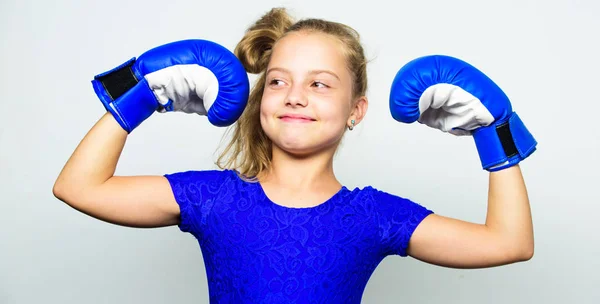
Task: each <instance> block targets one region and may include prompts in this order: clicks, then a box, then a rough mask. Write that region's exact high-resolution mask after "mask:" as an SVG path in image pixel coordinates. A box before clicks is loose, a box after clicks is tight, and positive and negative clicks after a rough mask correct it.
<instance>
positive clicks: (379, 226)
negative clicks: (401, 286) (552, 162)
mask: <svg viewBox="0 0 600 304" xmlns="http://www.w3.org/2000/svg"><path fill="white" fill-rule="evenodd" d="M235 54H236V56H237V57H238V58H239V60H240V61H241V62H242V63H243V65H244V67H245V69H246V70H247V71H248V72H250V73H255V74H260V75H259V78H258V81H257V83H256V85H255V86H254V88H253V90H252V92H251V93H250V97H249V100H248V105H247V107H246V109H245V111H244V113H243V114H242V116H241V117H240V119H239V120H238V121H237V123H236V125H234V130H233V136H232V139H231V142H230V143H229V145H228V146H227V147H226V149H225V151H224V152H223V154H222V155H221V156H220V157H219V159H218V161H217V164H218V165H219V167H220V169H219V170H204V171H186V172H178V173H174V174H167V175H164V176H128V177H124V176H113V173H114V170H115V167H116V165H117V161H118V158H119V156H120V153H121V151H122V148H123V146H124V143H125V140H126V138H127V136H128V133H127V132H126V131H124V130H123V129H122V128H121V127H120V126H119V124H117V123H116V122H115V119H113V117H112V115H110V114H109V113H107V114H105V115H104V116H103V117H102V118H101V119H100V120H99V121H98V122H97V124H96V125H95V126H94V127H93V128H92V129H91V130H90V132H89V133H88V134H87V135H86V136H85V138H84V139H83V140H82V142H81V144H80V145H79V146H78V147H77V149H76V150H75V152H74V153H73V155H72V156H71V158H70V159H69V161H68V162H67V164H66V165H65V167H64V169H63V171H62V172H61V174H60V176H59V177H58V179H57V181H56V184H55V187H54V194H55V195H56V196H57V197H58V198H59V199H61V200H62V201H64V202H66V203H67V204H69V205H70V206H72V207H74V208H76V209H77V210H80V211H81V212H84V213H86V214H88V215H90V216H93V217H95V218H98V219H100V220H104V221H107V222H111V223H115V224H119V225H125V226H132V227H162V226H169V225H178V226H179V228H180V229H181V230H182V231H184V232H189V233H191V234H193V235H194V236H195V237H196V238H197V240H198V242H199V244H200V248H201V250H202V253H203V257H204V261H205V266H206V269H207V276H208V282H209V293H210V301H211V303H258V302H260V303H304V302H307V303H359V302H360V300H361V297H362V294H363V291H364V288H365V286H366V284H367V281H368V279H369V277H370V276H371V274H372V273H373V272H374V270H375V268H376V267H377V265H378V264H379V263H380V262H381V261H382V260H383V259H384V258H385V257H386V256H388V255H400V256H411V257H414V258H416V259H419V260H422V261H425V262H427V263H432V264H436V265H440V266H444V267H456V268H476V267H491V266H498V265H504V264H509V263H514V262H518V261H525V260H528V259H529V258H531V256H532V254H533V233H532V223H531V215H530V211H529V202H528V197H527V193H526V189H525V185H524V182H523V179H522V175H521V172H520V170H519V166H518V165H515V166H512V167H510V168H507V169H504V170H501V171H498V172H492V173H490V176H489V177H490V179H489V185H490V188H489V200H488V214H487V218H486V223H485V224H476V223H470V222H465V221H461V220H457V219H452V218H447V217H444V216H441V215H437V214H434V213H433V212H432V211H431V210H429V209H427V208H425V207H423V206H421V205H419V204H417V203H415V202H413V201H411V200H408V199H405V198H402V197H400V196H396V195H393V194H390V193H386V192H383V191H380V190H377V189H376V188H374V187H371V186H367V187H364V188H362V189H361V188H355V189H348V188H346V187H345V186H343V185H342V183H341V182H340V181H339V180H338V179H337V177H336V176H335V175H334V173H333V156H334V154H335V152H336V149H337V148H338V145H339V143H340V141H341V139H342V137H343V136H344V134H345V132H347V131H349V130H352V129H353V128H354V127H355V126H356V125H357V124H359V123H360V122H361V120H362V119H363V118H364V116H365V114H366V112H367V107H368V99H367V98H366V96H365V94H366V90H367V74H366V63H367V62H366V59H365V56H364V52H363V49H362V47H361V44H360V41H359V36H358V34H357V33H356V32H355V31H354V30H353V29H352V28H350V27H348V26H346V25H343V24H339V23H335V22H330V21H325V20H318V19H308V20H302V21H298V22H294V21H293V20H292V19H291V18H290V17H289V16H288V14H287V13H286V11H285V10H284V9H273V10H271V11H269V12H268V13H266V14H265V15H264V16H263V17H262V18H260V19H259V20H258V21H257V22H256V23H255V24H253V25H252V26H251V27H250V28H249V29H248V31H247V32H246V34H245V36H244V37H243V38H242V40H241V41H240V42H239V44H238V45H237V47H236V49H235Z"/></svg>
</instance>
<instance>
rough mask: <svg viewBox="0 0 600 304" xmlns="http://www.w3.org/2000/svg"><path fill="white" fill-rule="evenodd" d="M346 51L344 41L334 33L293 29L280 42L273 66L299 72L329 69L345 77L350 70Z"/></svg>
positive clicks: (275, 50) (274, 48)
mask: <svg viewBox="0 0 600 304" xmlns="http://www.w3.org/2000/svg"><path fill="white" fill-rule="evenodd" d="M343 50H344V49H343V45H342V44H341V43H340V41H339V40H337V39H336V38H334V37H332V36H330V35H327V34H322V33H307V32H293V33H289V34H287V35H286V36H285V37H283V38H281V39H280V40H278V41H277V43H276V44H275V46H274V47H273V52H272V54H271V59H270V61H269V67H283V68H286V69H288V70H291V71H296V72H301V71H310V70H318V69H328V70H332V71H335V73H337V74H338V75H339V76H340V77H342V75H341V74H343V73H347V72H346V60H345V57H344V52H343Z"/></svg>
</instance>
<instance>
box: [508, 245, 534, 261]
mask: <svg viewBox="0 0 600 304" xmlns="http://www.w3.org/2000/svg"><path fill="white" fill-rule="evenodd" d="M509 252H511V254H510V261H511V262H512V263H518V262H527V261H529V260H531V259H532V258H533V254H534V248H533V245H519V246H513V248H512V250H509Z"/></svg>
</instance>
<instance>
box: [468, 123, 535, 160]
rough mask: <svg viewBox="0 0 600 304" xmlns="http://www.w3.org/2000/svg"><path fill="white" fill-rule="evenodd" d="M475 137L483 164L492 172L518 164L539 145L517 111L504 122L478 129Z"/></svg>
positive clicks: (474, 134)
mask: <svg viewBox="0 0 600 304" xmlns="http://www.w3.org/2000/svg"><path fill="white" fill-rule="evenodd" d="M473 138H474V140H475V145H476V147H477V151H478V152H479V159H480V161H481V165H482V167H483V169H485V170H487V171H490V172H493V171H499V170H502V169H505V168H508V167H512V166H514V165H516V164H518V163H519V162H521V161H523V160H524V159H525V158H527V157H529V155H531V153H533V152H534V151H535V149H536V146H537V142H536V140H535V139H534V138H533V135H532V134H531V133H530V132H529V130H527V127H525V124H524V123H523V121H522V120H521V118H520V117H519V116H518V115H517V113H515V112H513V113H512V114H511V115H510V116H509V118H508V119H507V120H505V121H504V122H497V123H494V124H492V125H490V126H487V127H483V128H479V129H477V130H476V131H475V132H474V133H473Z"/></svg>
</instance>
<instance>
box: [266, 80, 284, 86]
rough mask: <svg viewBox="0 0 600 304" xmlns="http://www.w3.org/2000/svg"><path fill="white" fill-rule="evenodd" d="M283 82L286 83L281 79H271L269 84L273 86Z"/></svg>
mask: <svg viewBox="0 0 600 304" xmlns="http://www.w3.org/2000/svg"><path fill="white" fill-rule="evenodd" d="M283 84H284V83H283V81H282V80H279V79H272V80H271V81H269V85H272V86H281V85H283Z"/></svg>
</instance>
